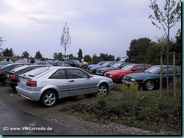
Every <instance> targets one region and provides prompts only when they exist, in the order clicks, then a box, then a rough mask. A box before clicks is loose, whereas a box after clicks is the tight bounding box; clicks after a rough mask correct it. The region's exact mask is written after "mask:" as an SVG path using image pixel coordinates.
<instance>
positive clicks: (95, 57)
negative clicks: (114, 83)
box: [92, 54, 100, 64]
mask: <svg viewBox="0 0 184 138" xmlns="http://www.w3.org/2000/svg"><path fill="white" fill-rule="evenodd" d="M92 61H93V63H94V64H96V63H98V62H99V61H100V60H99V58H98V56H97V55H96V54H94V55H93V57H92Z"/></svg>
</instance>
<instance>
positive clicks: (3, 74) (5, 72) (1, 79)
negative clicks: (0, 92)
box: [0, 63, 25, 84]
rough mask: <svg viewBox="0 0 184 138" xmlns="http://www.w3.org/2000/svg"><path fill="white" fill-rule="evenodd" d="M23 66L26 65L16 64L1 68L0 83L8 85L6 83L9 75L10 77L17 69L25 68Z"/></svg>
mask: <svg viewBox="0 0 184 138" xmlns="http://www.w3.org/2000/svg"><path fill="white" fill-rule="evenodd" d="M23 65H25V64H21V63H20V64H19V63H16V64H8V65H5V66H3V67H1V68H0V82H1V83H2V84H6V81H7V79H8V78H9V76H8V75H9V73H10V71H11V70H13V69H15V68H17V67H20V66H23Z"/></svg>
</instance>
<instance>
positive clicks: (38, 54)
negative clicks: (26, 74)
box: [35, 51, 43, 59]
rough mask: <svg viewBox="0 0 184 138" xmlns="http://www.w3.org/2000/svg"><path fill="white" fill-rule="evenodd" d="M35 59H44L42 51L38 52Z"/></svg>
mask: <svg viewBox="0 0 184 138" xmlns="http://www.w3.org/2000/svg"><path fill="white" fill-rule="evenodd" d="M35 58H36V59H42V58H43V56H42V54H41V52H40V51H37V52H36V54H35Z"/></svg>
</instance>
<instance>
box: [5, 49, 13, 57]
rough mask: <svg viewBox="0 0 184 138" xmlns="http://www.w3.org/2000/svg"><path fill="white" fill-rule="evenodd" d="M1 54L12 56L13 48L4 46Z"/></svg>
mask: <svg viewBox="0 0 184 138" xmlns="http://www.w3.org/2000/svg"><path fill="white" fill-rule="evenodd" d="M3 56H5V57H13V56H14V53H13V49H12V48H10V49H8V48H6V49H5V50H4V51H3Z"/></svg>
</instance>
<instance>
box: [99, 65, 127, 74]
mask: <svg viewBox="0 0 184 138" xmlns="http://www.w3.org/2000/svg"><path fill="white" fill-rule="evenodd" d="M127 64H128V63H126V62H115V63H114V64H112V65H111V66H110V67H102V68H98V69H97V70H96V74H97V75H102V76H103V75H104V74H105V73H106V72H108V71H111V70H117V69H121V68H122V67H124V66H126V65H127Z"/></svg>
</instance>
